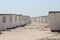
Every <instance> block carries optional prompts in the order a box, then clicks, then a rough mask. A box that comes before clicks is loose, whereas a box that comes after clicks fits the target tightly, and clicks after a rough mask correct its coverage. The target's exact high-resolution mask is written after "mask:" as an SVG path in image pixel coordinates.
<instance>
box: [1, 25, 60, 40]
mask: <svg viewBox="0 0 60 40" xmlns="http://www.w3.org/2000/svg"><path fill="white" fill-rule="evenodd" d="M31 27H35V28H31ZM49 39H52V40H53V39H56V40H59V39H60V33H52V32H50V30H45V29H42V28H39V27H37V26H36V25H27V26H26V27H24V28H23V27H20V28H17V29H12V30H11V31H4V32H3V34H1V35H0V40H49Z"/></svg>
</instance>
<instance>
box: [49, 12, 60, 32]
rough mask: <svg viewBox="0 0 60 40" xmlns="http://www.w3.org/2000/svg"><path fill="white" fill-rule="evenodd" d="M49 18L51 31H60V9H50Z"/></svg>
mask: <svg viewBox="0 0 60 40" xmlns="http://www.w3.org/2000/svg"><path fill="white" fill-rule="evenodd" d="M49 20H50V22H49V23H50V29H51V31H52V32H60V11H50V12H49Z"/></svg>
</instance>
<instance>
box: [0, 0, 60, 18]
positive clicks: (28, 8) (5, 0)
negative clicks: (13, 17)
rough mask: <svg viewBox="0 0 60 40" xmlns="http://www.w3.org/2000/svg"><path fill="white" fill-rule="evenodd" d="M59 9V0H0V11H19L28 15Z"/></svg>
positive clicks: (40, 14)
mask: <svg viewBox="0 0 60 40" xmlns="http://www.w3.org/2000/svg"><path fill="white" fill-rule="evenodd" d="M49 11H60V0H0V13H21V14H24V15H29V16H32V17H33V16H44V15H48V12H49Z"/></svg>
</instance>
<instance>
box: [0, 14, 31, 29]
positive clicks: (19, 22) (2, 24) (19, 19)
mask: <svg viewBox="0 0 60 40" xmlns="http://www.w3.org/2000/svg"><path fill="white" fill-rule="evenodd" d="M29 22H30V16H27V15H22V14H0V30H5V29H11V28H15V27H18V26H24V25H26V24H28V23H29Z"/></svg>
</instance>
